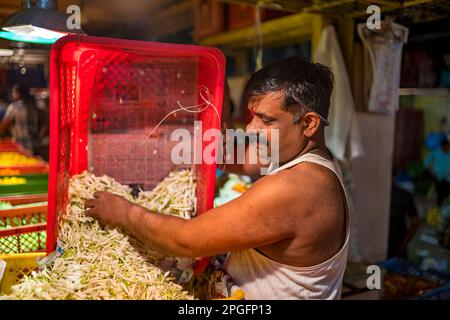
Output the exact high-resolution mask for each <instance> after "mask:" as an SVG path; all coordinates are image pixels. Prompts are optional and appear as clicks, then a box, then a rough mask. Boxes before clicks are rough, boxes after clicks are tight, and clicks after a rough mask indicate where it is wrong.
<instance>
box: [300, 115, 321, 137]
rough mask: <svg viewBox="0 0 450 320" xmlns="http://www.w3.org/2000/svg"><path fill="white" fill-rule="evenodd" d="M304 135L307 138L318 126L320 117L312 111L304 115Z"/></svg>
mask: <svg viewBox="0 0 450 320" xmlns="http://www.w3.org/2000/svg"><path fill="white" fill-rule="evenodd" d="M303 118H304V122H303V124H304V126H305V127H304V130H303V132H304V135H305V137H307V138H311V137H312V136H313V135H314V134H315V133H316V132H317V131H318V130H319V127H320V118H319V117H318V116H317V114H315V113H314V112H308V113H306V114H305V115H304V116H303Z"/></svg>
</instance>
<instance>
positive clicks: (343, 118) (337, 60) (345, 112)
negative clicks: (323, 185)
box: [313, 25, 364, 161]
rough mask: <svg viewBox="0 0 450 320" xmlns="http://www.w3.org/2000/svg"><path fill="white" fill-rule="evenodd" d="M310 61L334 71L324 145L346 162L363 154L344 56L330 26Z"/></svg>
mask: <svg viewBox="0 0 450 320" xmlns="http://www.w3.org/2000/svg"><path fill="white" fill-rule="evenodd" d="M313 57H314V61H315V62H319V63H321V64H324V65H326V66H328V67H329V68H330V69H331V71H333V74H334V79H335V81H334V89H333V93H332V95H331V108H330V114H329V117H328V120H329V122H330V126H329V127H327V128H326V129H325V138H326V141H327V146H328V148H329V149H330V150H331V151H332V152H333V154H334V156H336V157H337V158H338V159H339V160H343V161H348V160H352V159H354V158H356V157H359V156H362V155H363V154H364V148H363V145H362V142H361V136H360V133H359V128H358V124H357V122H356V112H355V108H354V103H353V96H352V91H351V88H350V81H349V77H348V74H347V69H346V66H345V62H344V58H343V56H342V53H341V49H340V47H339V42H338V40H337V36H336V32H335V30H334V27H333V26H332V25H329V26H327V27H325V28H324V30H323V31H322V34H321V36H320V40H319V43H318V45H317V48H316V50H315V52H314V54H313Z"/></svg>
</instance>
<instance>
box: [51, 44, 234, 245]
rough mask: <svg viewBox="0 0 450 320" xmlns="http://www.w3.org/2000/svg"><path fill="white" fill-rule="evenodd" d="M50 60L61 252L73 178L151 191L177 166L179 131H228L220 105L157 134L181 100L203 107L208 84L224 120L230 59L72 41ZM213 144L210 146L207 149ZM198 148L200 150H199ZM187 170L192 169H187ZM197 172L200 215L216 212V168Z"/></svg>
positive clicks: (202, 52)
mask: <svg viewBox="0 0 450 320" xmlns="http://www.w3.org/2000/svg"><path fill="white" fill-rule="evenodd" d="M50 59H51V63H50V73H51V76H50V92H51V99H50V112H51V115H50V116H51V118H50V127H51V130H50V132H51V133H50V174H49V193H48V202H49V203H48V205H49V207H48V218H47V222H48V229H47V236H48V238H47V252H51V251H53V250H55V248H56V240H57V237H58V235H57V230H58V221H59V217H60V216H61V214H62V212H63V211H64V210H65V208H66V205H67V200H68V199H67V198H68V194H67V193H68V181H69V178H70V177H71V176H72V175H75V174H79V173H81V172H83V171H84V170H86V169H88V171H90V172H93V173H95V174H100V175H101V174H107V175H109V176H111V177H113V178H115V179H116V180H118V181H119V182H121V183H124V184H131V183H133V184H135V183H137V184H140V185H143V186H145V188H146V189H151V188H152V187H153V186H154V185H156V183H157V182H159V181H160V180H161V179H162V178H164V177H165V176H166V175H167V174H168V173H169V172H170V171H171V170H172V169H174V168H175V167H177V166H174V164H173V163H172V162H171V160H170V150H171V147H172V146H173V145H174V144H176V142H175V143H174V142H171V141H170V132H171V130H172V129H175V128H178V127H183V128H187V129H188V130H190V131H191V132H192V131H193V130H194V120H201V121H202V127H203V131H205V130H207V129H209V128H217V129H219V128H220V119H218V117H217V115H216V112H215V111H214V110H213V108H211V107H210V108H206V109H205V110H204V111H203V112H201V113H198V114H193V113H187V112H184V111H180V112H177V113H176V114H175V115H172V116H170V117H169V118H168V119H166V121H165V122H163V124H162V126H161V127H160V129H158V130H157V131H156V132H155V134H154V135H152V136H151V137H149V135H148V133H149V132H150V131H151V129H152V128H154V126H155V125H156V124H157V123H158V122H159V121H160V120H161V119H162V118H163V117H164V116H165V115H166V114H167V113H169V112H170V111H172V110H174V109H177V108H178V107H177V100H178V101H180V103H181V104H182V105H184V106H192V105H196V104H198V103H200V101H201V100H200V99H201V98H200V95H199V88H201V87H207V88H208V90H209V92H210V93H211V96H212V100H211V102H212V103H213V104H214V105H215V106H216V107H217V111H218V114H219V117H220V115H221V106H222V99H223V86H224V76H225V58H224V56H223V54H222V53H221V52H220V51H219V50H218V49H215V48H209V47H201V46H191V45H175V44H164V43H152V42H143V41H130V40H121V39H109V38H100V37H90V36H79V37H78V36H66V37H64V38H62V39H60V40H59V41H58V42H56V43H55V45H53V47H52V50H51V57H50ZM208 144H209V142H202V145H201V148H202V150H203V148H204V147H206V146H207V145H208ZM196 147H198V146H196ZM185 167H186V166H185ZM189 167H192V169H193V170H194V172H195V176H196V179H197V192H196V197H197V214H201V213H202V212H205V211H207V210H209V209H211V208H212V207H213V200H214V187H215V183H214V180H215V169H216V164H215V163H214V164H196V165H193V166H189Z"/></svg>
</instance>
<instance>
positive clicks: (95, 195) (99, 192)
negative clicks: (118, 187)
mask: <svg viewBox="0 0 450 320" xmlns="http://www.w3.org/2000/svg"><path fill="white" fill-rule="evenodd" d="M102 192H103V191H95V192H94V198H95V199H98V198H100V196H101V195H102Z"/></svg>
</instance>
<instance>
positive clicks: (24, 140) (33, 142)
mask: <svg viewBox="0 0 450 320" xmlns="http://www.w3.org/2000/svg"><path fill="white" fill-rule="evenodd" d="M12 99H13V102H12V103H11V104H10V105H9V106H8V108H7V109H6V113H5V116H4V118H3V119H2V121H1V122H0V136H2V135H3V134H5V133H6V132H7V131H8V129H10V128H11V129H12V130H11V131H12V135H13V138H14V140H15V141H17V142H18V143H20V144H21V145H22V146H23V147H25V148H26V149H29V150H30V151H32V152H33V153H35V151H36V149H37V148H38V147H39V145H40V139H41V138H42V137H43V136H44V134H45V132H46V130H47V128H46V122H47V121H46V119H45V114H44V113H43V112H42V111H41V110H40V109H39V108H38V107H37V106H36V101H35V99H34V97H33V96H32V95H31V93H30V88H29V87H28V86H27V85H24V84H16V85H14V87H13V88H12Z"/></svg>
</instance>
